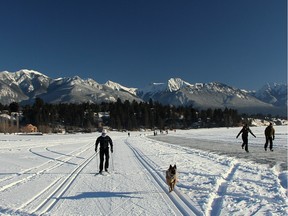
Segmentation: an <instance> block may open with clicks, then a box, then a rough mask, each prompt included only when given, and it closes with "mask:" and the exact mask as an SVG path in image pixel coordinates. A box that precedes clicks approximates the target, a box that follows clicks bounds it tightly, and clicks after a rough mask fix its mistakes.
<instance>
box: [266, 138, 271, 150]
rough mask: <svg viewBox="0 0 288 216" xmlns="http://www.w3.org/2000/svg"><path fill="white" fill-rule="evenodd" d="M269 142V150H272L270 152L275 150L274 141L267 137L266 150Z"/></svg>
mask: <svg viewBox="0 0 288 216" xmlns="http://www.w3.org/2000/svg"><path fill="white" fill-rule="evenodd" d="M268 142H269V143H270V146H269V148H270V150H272V149H273V139H272V137H266V142H265V146H264V148H265V149H267V146H268Z"/></svg>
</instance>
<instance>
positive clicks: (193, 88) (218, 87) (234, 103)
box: [138, 78, 287, 114]
mask: <svg viewBox="0 0 288 216" xmlns="http://www.w3.org/2000/svg"><path fill="white" fill-rule="evenodd" d="M284 88H285V87H284ZM286 89H287V86H286ZM138 91H139V92H138V95H139V96H141V98H142V99H143V100H145V101H147V100H149V99H150V98H151V99H152V100H154V101H158V102H160V103H162V104H172V105H175V106H179V105H192V106H193V107H195V108H204V109H207V108H222V109H223V108H226V107H228V108H233V109H237V110H239V111H240V112H248V113H251V112H253V111H257V112H259V113H274V114H275V113H277V112H279V113H285V109H284V108H283V107H278V106H275V105H276V104H272V103H268V102H266V101H262V100H261V99H259V98H257V97H255V96H253V95H252V94H250V93H249V92H248V91H245V90H240V89H237V88H233V87H230V86H227V85H225V84H223V83H217V82H213V83H196V84H190V83H188V82H185V81H183V80H181V79H180V78H172V79H170V80H168V82H167V83H155V84H150V85H149V86H147V87H146V88H144V89H143V90H138ZM286 97H287V94H286Z"/></svg>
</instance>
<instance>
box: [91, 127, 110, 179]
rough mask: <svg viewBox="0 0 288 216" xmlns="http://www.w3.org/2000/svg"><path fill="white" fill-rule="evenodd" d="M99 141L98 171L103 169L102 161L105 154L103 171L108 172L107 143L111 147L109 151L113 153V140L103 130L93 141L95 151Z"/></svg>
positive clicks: (100, 171)
mask: <svg viewBox="0 0 288 216" xmlns="http://www.w3.org/2000/svg"><path fill="white" fill-rule="evenodd" d="M99 143H100V165H99V173H100V174H101V173H102V171H103V163H104V156H105V171H106V172H108V168H109V144H110V147H111V153H113V142H112V139H111V138H110V137H109V136H108V135H107V130H105V129H104V130H103V131H102V134H101V136H99V137H98V138H97V140H96V142H95V152H97V147H98V144H99Z"/></svg>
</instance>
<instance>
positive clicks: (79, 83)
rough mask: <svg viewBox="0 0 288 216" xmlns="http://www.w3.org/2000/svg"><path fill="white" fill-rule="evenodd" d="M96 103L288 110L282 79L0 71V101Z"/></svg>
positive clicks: (275, 112)
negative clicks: (101, 77)
mask: <svg viewBox="0 0 288 216" xmlns="http://www.w3.org/2000/svg"><path fill="white" fill-rule="evenodd" d="M36 97H39V98H41V99H43V100H44V101H45V102H46V103H82V102H89V103H101V102H116V101H117V100H118V98H120V99H121V101H125V100H129V101H133V100H135V101H137V102H143V101H146V102H147V101H149V100H150V99H152V100H153V101H157V102H159V103H161V104H164V105H174V106H180V105H182V106H193V107H194V108H198V109H207V108H221V109H223V108H226V107H227V108H233V109H237V110H238V111H239V112H241V113H249V114H251V113H254V114H256V113H262V114H273V115H282V116H287V84H277V83H267V84H265V85H264V86H263V87H262V88H261V89H259V90H258V91H253V92H251V91H246V90H243V89H238V88H234V87H231V86H228V85H226V84H223V83H219V82H211V83H195V84H190V83H189V82H186V81H184V80H182V79H180V78H171V79H169V80H168V81H167V82H166V83H151V84H149V85H147V86H146V87H145V88H143V89H139V88H129V87H125V86H122V85H120V84H118V83H115V82H112V81H107V82H106V83H105V84H99V83H97V82H96V81H95V80H93V79H82V78H80V77H79V76H74V77H64V78H57V79H53V78H50V77H48V76H46V75H44V74H42V73H40V72H37V71H33V70H19V71H17V72H8V71H3V72H0V103H1V104H4V105H7V104H10V103H11V102H18V103H20V104H27V103H28V104H29V103H34V101H35V98H36Z"/></svg>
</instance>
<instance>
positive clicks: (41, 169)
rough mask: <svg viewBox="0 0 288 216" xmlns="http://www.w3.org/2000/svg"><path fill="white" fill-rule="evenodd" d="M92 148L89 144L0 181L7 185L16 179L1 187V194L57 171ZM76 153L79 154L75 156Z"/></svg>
mask: <svg viewBox="0 0 288 216" xmlns="http://www.w3.org/2000/svg"><path fill="white" fill-rule="evenodd" d="M90 148H91V144H87V145H85V146H84V148H83V147H81V148H78V149H76V150H73V151H71V152H70V153H68V154H66V155H61V156H59V157H57V158H51V159H49V160H48V161H47V162H45V163H43V164H40V165H38V166H35V167H32V168H29V169H26V170H23V171H21V172H19V173H17V174H13V175H10V176H7V177H5V178H2V179H0V183H2V182H3V183H5V182H8V181H10V180H13V179H15V180H14V181H12V182H9V183H6V184H4V185H2V186H0V192H2V191H4V190H7V189H9V188H11V187H14V186H16V185H19V184H22V183H25V182H27V181H29V180H31V179H33V178H34V177H35V176H37V175H39V174H43V173H45V172H47V171H51V170H53V169H56V168H57V167H59V166H62V165H63V164H64V163H67V162H69V161H70V160H72V159H73V158H75V157H77V156H78V155H80V154H82V153H83V152H85V151H87V150H88V149H90ZM79 149H82V150H80V151H79ZM46 150H47V151H49V150H48V148H46ZM29 151H30V152H31V153H33V154H37V153H35V152H33V150H32V149H29ZM75 152H77V154H75V155H74V153H75ZM51 163H52V164H51ZM30 173H32V174H30ZM24 174H28V176H27V175H26V176H24Z"/></svg>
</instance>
